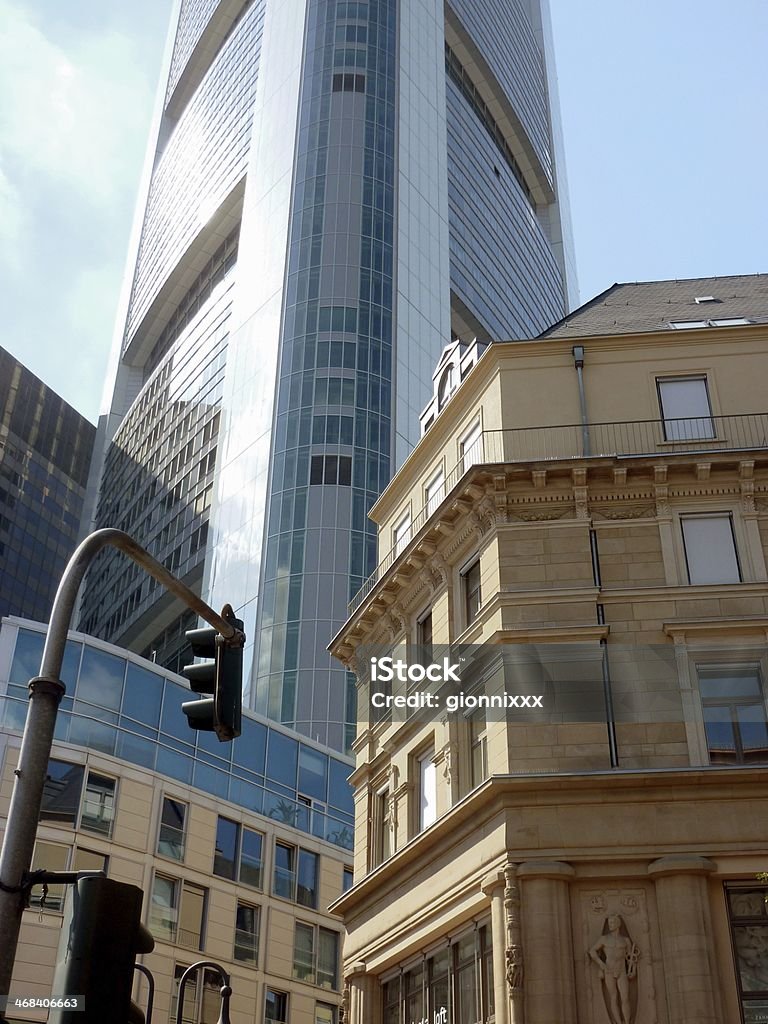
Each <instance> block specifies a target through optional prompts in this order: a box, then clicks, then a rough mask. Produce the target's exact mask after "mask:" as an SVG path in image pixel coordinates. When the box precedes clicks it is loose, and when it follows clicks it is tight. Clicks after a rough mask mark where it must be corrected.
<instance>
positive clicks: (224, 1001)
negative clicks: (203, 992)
mask: <svg viewBox="0 0 768 1024" xmlns="http://www.w3.org/2000/svg"><path fill="white" fill-rule="evenodd" d="M205 967H209V968H212V969H213V970H214V971H217V972H218V975H219V977H220V978H221V980H222V986H221V988H220V989H219V995H220V996H221V1013H220V1014H219V1019H218V1020H217V1022H216V1024H232V1020H231V1018H230V1016H229V1000H230V997H231V996H232V988H231V987H230V984H229V975H228V974H227V972H226V971H225V970H224V968H223V967H222V966H221V964H217V963H214V961H213V960H200V961H199V962H198V963H196V964H192V966H191V967H188V968H187V969H186V971H184V973H183V974H182V976H181V977H180V978H179V997H178V1005H177V1007H176V1024H183V1020H184V986H185V985H186V984H187V982H188V981H189V978H190V976H191V974H192V972H193V971H198V970H201V969H203V968H205Z"/></svg>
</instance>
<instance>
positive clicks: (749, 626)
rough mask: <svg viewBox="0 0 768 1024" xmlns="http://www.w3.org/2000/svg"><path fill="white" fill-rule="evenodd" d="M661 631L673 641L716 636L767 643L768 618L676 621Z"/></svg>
mask: <svg viewBox="0 0 768 1024" xmlns="http://www.w3.org/2000/svg"><path fill="white" fill-rule="evenodd" d="M662 629H663V630H664V632H665V633H666V634H667V636H671V637H672V638H673V639H674V640H676V641H679V640H682V641H685V640H687V639H689V638H690V639H691V640H706V639H708V638H709V637H712V636H717V637H722V636H745V635H746V636H754V637H756V638H757V637H759V638H760V639H762V640H764V641H768V616H763V615H760V616H751V617H743V616H739V615H734V616H725V617H720V618H716V619H677V620H672V621H669V622H665V623H664V624H663V626H662Z"/></svg>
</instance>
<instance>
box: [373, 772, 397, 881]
mask: <svg viewBox="0 0 768 1024" xmlns="http://www.w3.org/2000/svg"><path fill="white" fill-rule="evenodd" d="M391 812H392V806H391V799H390V793H389V789H382V790H380V791H379V792H378V793H376V794H374V797H373V829H372V836H371V839H372V842H371V867H376V866H377V865H378V864H383V863H384V861H385V860H388V859H389V858H390V857H391V856H392V818H391Z"/></svg>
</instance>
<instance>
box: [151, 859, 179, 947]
mask: <svg viewBox="0 0 768 1024" xmlns="http://www.w3.org/2000/svg"><path fill="white" fill-rule="evenodd" d="M178 887H179V883H178V882H177V881H176V879H175V878H166V877H165V876H164V875H155V881H154V884H153V886H152V898H151V900H150V905H149V930H150V931H151V932H152V934H153V935H154V936H155V938H156V939H160V941H161V942H175V941H176V926H177V924H178V901H179V893H178Z"/></svg>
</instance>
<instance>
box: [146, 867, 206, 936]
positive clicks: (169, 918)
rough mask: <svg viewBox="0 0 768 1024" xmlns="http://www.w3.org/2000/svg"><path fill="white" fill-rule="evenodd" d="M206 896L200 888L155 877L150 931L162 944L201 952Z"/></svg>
mask: <svg viewBox="0 0 768 1024" xmlns="http://www.w3.org/2000/svg"><path fill="white" fill-rule="evenodd" d="M207 895H208V890H207V889H203V888H202V887H201V886H199V885H193V884H192V883H191V882H180V881H179V880H178V879H176V878H167V877H166V876H165V875H155V880H154V884H153V886H152V898H151V901H150V908H149V930H150V931H151V932H152V934H153V935H154V936H155V938H156V939H160V940H161V941H162V942H171V943H177V944H178V945H180V946H188V947H189V948H190V949H202V948H203V925H204V920H205V908H206V901H207Z"/></svg>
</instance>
